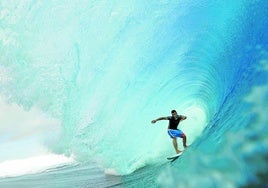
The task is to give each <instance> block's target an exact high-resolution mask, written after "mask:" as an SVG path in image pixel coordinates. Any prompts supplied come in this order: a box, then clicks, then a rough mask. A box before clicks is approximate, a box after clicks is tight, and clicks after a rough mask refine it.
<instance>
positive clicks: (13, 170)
mask: <svg viewBox="0 0 268 188" xmlns="http://www.w3.org/2000/svg"><path fill="white" fill-rule="evenodd" d="M73 162H74V159H73V157H66V156H64V155H57V154H46V155H41V156H34V157H30V158H25V159H18V160H8V161H4V162H2V163H0V177H1V178H4V177H14V176H21V175H25V174H33V173H38V172H43V171H45V170H47V169H50V168H55V167H58V166H62V165H66V164H70V163H73Z"/></svg>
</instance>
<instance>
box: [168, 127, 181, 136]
mask: <svg viewBox="0 0 268 188" xmlns="http://www.w3.org/2000/svg"><path fill="white" fill-rule="evenodd" d="M168 135H169V136H170V137H171V138H176V137H180V138H182V135H184V133H183V132H182V131H181V130H179V129H168Z"/></svg>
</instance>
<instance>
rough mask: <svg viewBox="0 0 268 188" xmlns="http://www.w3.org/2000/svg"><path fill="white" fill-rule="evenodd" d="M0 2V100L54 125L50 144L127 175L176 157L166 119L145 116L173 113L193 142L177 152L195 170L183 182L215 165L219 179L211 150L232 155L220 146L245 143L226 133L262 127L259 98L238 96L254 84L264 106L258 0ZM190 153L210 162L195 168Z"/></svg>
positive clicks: (262, 23) (263, 39) (263, 18)
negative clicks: (34, 111) (172, 155)
mask: <svg viewBox="0 0 268 188" xmlns="http://www.w3.org/2000/svg"><path fill="white" fill-rule="evenodd" d="M1 4H2V7H3V8H2V10H1V13H0V19H1V25H0V26H1V27H0V29H1V30H0V49H1V53H2V55H1V59H0V61H1V66H0V70H1V71H0V76H1V77H0V83H1V86H0V92H1V96H2V97H3V98H4V99H5V101H6V102H7V104H13V103H15V104H17V105H18V106H21V107H22V108H23V109H24V110H25V111H30V110H31V109H33V108H37V109H40V110H41V111H42V113H45V114H47V115H48V116H50V117H51V118H53V119H56V120H57V121H59V122H60V124H61V128H60V131H59V132H60V133H59V134H58V133H57V134H55V137H59V139H56V143H57V144H54V143H55V142H53V144H51V145H49V146H46V147H47V148H48V150H49V151H52V152H55V153H59V154H65V155H66V156H70V155H71V154H74V156H75V160H77V161H79V162H85V161H87V160H96V161H98V162H99V163H100V164H102V165H103V166H104V167H105V168H106V169H107V170H106V171H107V172H112V173H113V174H120V175H125V174H130V173H132V172H133V171H135V170H137V169H139V168H141V167H143V166H146V165H149V164H152V163H158V162H159V161H161V160H162V159H163V158H166V155H167V154H168V153H173V149H172V145H171V142H170V139H169V138H168V136H167V135H166V132H165V129H166V127H165V126H166V123H165V122H161V123H160V122H159V123H158V124H157V125H156V126H154V125H151V123H150V121H151V120H152V119H154V118H155V117H157V116H165V115H169V112H170V110H172V109H177V111H178V112H179V113H180V114H184V115H186V116H187V117H188V120H187V121H186V122H183V123H182V125H181V128H182V129H183V130H184V131H185V133H186V134H187V136H188V138H189V143H192V149H190V150H189V153H191V152H192V153H193V154H192V156H193V157H192V158H191V157H190V156H188V157H189V159H182V160H181V161H184V162H183V163H185V164H189V163H191V166H192V168H190V169H189V174H191V176H188V177H186V176H183V177H184V178H185V181H188V179H189V177H192V176H193V175H195V177H196V176H198V172H199V171H198V169H199V168H202V169H207V171H206V172H207V173H208V174H211V173H212V174H213V173H214V172H215V171H214V170H215V169H216V172H217V173H216V174H215V178H218V177H219V176H221V173H219V169H221V168H218V167H217V165H216V163H217V162H218V161H217V160H220V161H221V158H220V159H219V158H216V161H215V160H213V158H212V157H210V156H209V155H212V154H215V153H216V152H219V151H221V152H220V154H221V156H223V157H225V158H227V161H228V159H230V158H231V159H235V158H232V157H230V156H229V154H228V153H229V150H228V149H225V148H223V147H224V146H225V147H227V148H233V147H235V146H234V144H235V143H240V144H242V143H243V139H242V140H239V141H237V138H236V139H235V141H232V142H231V141H228V140H229V139H227V138H228V135H229V134H230V135H232V136H229V137H235V135H236V134H237V135H240V136H245V134H247V133H242V132H240V131H242V130H244V129H246V128H247V127H249V125H252V126H254V127H255V126H256V127H259V124H260V121H259V119H258V117H263V113H264V112H263V111H256V110H257V109H258V108H263V106H262V105H261V106H260V107H254V105H253V104H250V103H248V102H245V101H244V98H246V97H247V96H249V95H250V93H255V89H256V90H257V91H256V93H259V92H260V93H264V96H263V97H260V96H259V95H258V94H252V95H250V96H252V97H249V98H250V101H254V99H259V101H261V102H263V104H267V103H266V102H265V96H266V93H267V92H266V90H265V89H263V91H262V89H258V88H265V87H266V85H267V84H266V83H267V72H266V69H267V66H266V64H267V51H268V50H267V49H268V47H267V44H268V41H267V38H268V37H267V34H266V33H267V32H266V31H267V29H266V28H268V27H267V25H268V24H267V15H265V10H266V9H265V8H267V5H265V3H264V2H259V3H256V2H245V1H242V0H241V1H236V2H233V1H232V2H230V1H225V2H211V1H205V0H204V1H199V2H195V1H180V2H177V1H170V2H165V1H161V2H155V3H146V2H120V1H110V2H109V3H107V2H106V3H105V2H104V1H81V2H80V3H79V4H77V3H76V2H69V1H68V3H67V1H61V2H34V1H27V2H17V3H16V4H12V3H10V2H9V1H2V2H1ZM48 15H49V16H48ZM51 18H53V19H51ZM260 65H261V66H260ZM261 102H260V104H261ZM254 103H255V101H254ZM260 104H259V103H258V104H257V106H258V105H260ZM254 118H257V120H256V119H254ZM263 122H266V120H263ZM6 127H7V126H5V124H4V129H6ZM254 127H253V128H251V129H252V130H253V132H255V133H257V132H258V131H259V129H258V130H255V129H254ZM48 129H49V128H48ZM263 130H265V131H266V129H265V128H263ZM263 139H264V138H263V136H262V137H261V141H263ZM252 143H255V142H252ZM246 146H247V144H246V145H245V147H246ZM180 147H181V145H180ZM227 151H228V152H227ZM264 151H265V150H264ZM202 152H204V153H207V154H204V153H202ZM243 153H244V151H239V154H241V155H243ZM186 156H187V155H186ZM195 156H197V157H198V156H204V157H201V159H202V160H204V161H206V159H207V160H209V161H210V160H211V161H214V162H212V164H211V163H205V164H206V165H203V166H202V164H201V167H200V163H201V162H202V161H201V162H200V163H195V162H193V161H195V160H197V157H195ZM191 159H192V160H191ZM230 161H233V160H230ZM178 163H179V164H178V165H182V164H181V163H180V162H178ZM230 164H231V162H230ZM237 164H238V166H239V164H240V162H238V163H237ZM243 164H244V163H243ZM261 164H263V163H261ZM254 165H256V164H255V163H253V164H250V167H252V168H254ZM182 166H183V165H182ZM207 167H208V168H207ZM185 168H186V167H185ZM228 169H229V170H230V171H233V172H234V173H238V172H244V171H243V169H242V170H241V169H240V171H239V170H238V171H236V170H235V169H233V168H227V170H226V171H228ZM238 169H239V167H238ZM176 174H177V173H176ZM179 174H180V173H179ZM178 176H180V177H181V174H180V175H176V176H174V181H175V180H177V179H178ZM237 176H238V175H237ZM242 176H243V175H242ZM222 177H223V179H228V178H229V176H228V175H226V176H225V175H223V176H222ZM160 179H161V178H160ZM241 179H242V178H241ZM161 181H162V180H161ZM185 181H182V182H185ZM207 181H209V180H206V181H205V182H204V183H206V182H207ZM231 181H235V180H233V179H231V180H230V182H231ZM241 181H242V180H241ZM163 182H164V180H163ZM175 182H176V181H175ZM175 182H173V183H175ZM194 182H197V181H194ZM160 183H161V182H160ZM175 184H176V183H175Z"/></svg>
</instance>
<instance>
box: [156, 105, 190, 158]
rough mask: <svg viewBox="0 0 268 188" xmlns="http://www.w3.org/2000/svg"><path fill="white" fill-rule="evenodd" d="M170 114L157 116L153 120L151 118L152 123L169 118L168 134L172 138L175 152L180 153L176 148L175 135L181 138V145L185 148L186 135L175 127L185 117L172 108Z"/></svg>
mask: <svg viewBox="0 0 268 188" xmlns="http://www.w3.org/2000/svg"><path fill="white" fill-rule="evenodd" d="M171 115H172V116H167V117H159V118H157V119H155V120H152V123H156V122H157V121H159V120H169V125H168V134H169V136H170V137H171V138H172V140H173V146H174V148H175V150H176V153H180V152H182V151H180V150H179V149H178V143H177V137H180V138H182V143H183V147H184V148H186V147H187V145H186V135H185V134H184V133H183V132H182V131H181V130H180V129H177V127H178V125H179V123H180V122H181V121H183V120H185V119H186V118H187V117H186V116H183V115H178V114H177V111H176V110H172V111H171Z"/></svg>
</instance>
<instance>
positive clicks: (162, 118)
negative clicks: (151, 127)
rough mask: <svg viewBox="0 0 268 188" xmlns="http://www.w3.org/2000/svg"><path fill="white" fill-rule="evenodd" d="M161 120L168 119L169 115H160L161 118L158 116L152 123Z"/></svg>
mask: <svg viewBox="0 0 268 188" xmlns="http://www.w3.org/2000/svg"><path fill="white" fill-rule="evenodd" d="M160 120H168V117H159V118H157V119H155V120H152V122H151V123H156V122H157V121H160Z"/></svg>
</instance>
